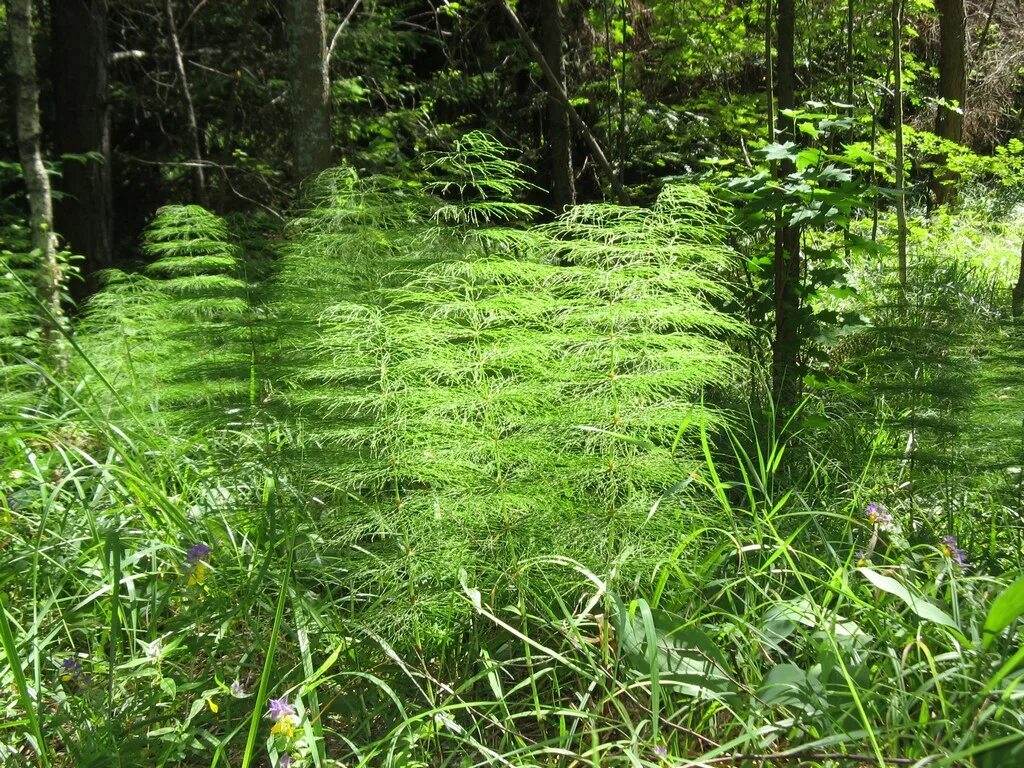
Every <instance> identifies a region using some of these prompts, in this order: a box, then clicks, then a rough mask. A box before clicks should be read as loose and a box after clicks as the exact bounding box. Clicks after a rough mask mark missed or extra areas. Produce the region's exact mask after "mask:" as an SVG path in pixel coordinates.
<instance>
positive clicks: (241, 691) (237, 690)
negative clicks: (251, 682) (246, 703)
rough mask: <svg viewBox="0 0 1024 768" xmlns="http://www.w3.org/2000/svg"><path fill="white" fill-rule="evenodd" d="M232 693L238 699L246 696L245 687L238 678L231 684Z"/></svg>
mask: <svg viewBox="0 0 1024 768" xmlns="http://www.w3.org/2000/svg"><path fill="white" fill-rule="evenodd" d="M231 695H232V696H234V697H235V698H236V699H244V698H245V687H244V686H243V685H242V684H241V683H240V682H238V681H237V680H235V682H233V683H232V684H231Z"/></svg>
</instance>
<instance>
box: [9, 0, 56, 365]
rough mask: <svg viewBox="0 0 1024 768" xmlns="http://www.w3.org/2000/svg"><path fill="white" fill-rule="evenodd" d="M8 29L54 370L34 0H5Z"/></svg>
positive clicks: (46, 341)
mask: <svg viewBox="0 0 1024 768" xmlns="http://www.w3.org/2000/svg"><path fill="white" fill-rule="evenodd" d="M7 30H8V32H9V34H10V41H11V62H10V63H11V71H12V74H13V75H14V84H15V122H16V124H17V134H18V156H19V159H20V160H21V168H22V173H23V174H24V177H25V189H26V192H27V195H28V204H29V225H30V227H31V231H32V251H33V254H34V255H35V257H36V258H37V259H38V260H39V261H38V266H37V270H36V291H37V296H38V299H39V307H40V312H39V325H40V327H41V329H42V340H43V347H44V353H45V354H46V355H47V356H48V357H49V358H50V361H51V363H53V364H54V365H55V367H56V368H58V369H63V368H64V367H65V366H66V365H67V354H66V348H65V344H64V340H63V337H62V336H61V332H60V326H61V324H62V322H63V317H64V313H63V309H62V307H61V285H62V282H63V278H64V276H63V271H62V269H61V265H60V262H59V261H58V259H57V237H56V235H55V234H54V232H53V197H52V195H51V193H50V178H49V176H47V174H46V168H45V166H44V165H43V152H42V147H41V136H42V129H41V128H40V123H39V80H38V78H37V76H36V59H35V52H34V51H33V48H32V0H7Z"/></svg>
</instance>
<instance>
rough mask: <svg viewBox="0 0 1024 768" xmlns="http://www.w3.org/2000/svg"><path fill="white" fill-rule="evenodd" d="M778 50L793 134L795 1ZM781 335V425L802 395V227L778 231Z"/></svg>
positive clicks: (780, 16)
mask: <svg viewBox="0 0 1024 768" xmlns="http://www.w3.org/2000/svg"><path fill="white" fill-rule="evenodd" d="M776 25H777V38H778V39H777V43H776V48H777V50H778V59H779V64H778V82H777V84H776V93H777V95H778V100H779V113H780V114H779V132H780V133H781V134H783V135H786V134H789V135H790V136H792V134H793V133H794V130H793V121H792V119H791V118H789V117H786V116H785V115H783V114H781V113H782V112H783V110H791V109H794V108H795V107H796V69H795V50H794V46H795V37H796V30H795V15H794V0H778V9H777V13H776ZM794 170H795V168H794V166H793V163H792V162H791V161H784V162H783V163H782V169H781V173H782V175H783V176H787V175H789V174H790V173H792V172H793V171H794ZM774 266H775V339H774V342H773V344H772V394H773V395H774V397H775V404H776V418H777V423H779V424H781V423H782V422H784V421H785V419H786V418H788V416H789V414H790V413H792V411H793V409H794V408H795V407H796V405H797V403H798V402H799V399H800V380H801V375H800V315H801V308H800V305H801V293H802V292H801V286H800V281H801V276H802V269H801V267H802V265H801V257H800V230H799V228H798V227H794V226H789V225H785V224H784V225H783V226H782V227H780V228H778V229H776V232H775V264H774Z"/></svg>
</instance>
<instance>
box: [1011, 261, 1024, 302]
mask: <svg viewBox="0 0 1024 768" xmlns="http://www.w3.org/2000/svg"><path fill="white" fill-rule="evenodd" d="M1011 306H1012V311H1013V316H1014V317H1020V316H1021V315H1022V314H1024V243H1021V246H1020V272H1019V273H1018V275H1017V284H1016V285H1015V286H1013V303H1012V305H1011Z"/></svg>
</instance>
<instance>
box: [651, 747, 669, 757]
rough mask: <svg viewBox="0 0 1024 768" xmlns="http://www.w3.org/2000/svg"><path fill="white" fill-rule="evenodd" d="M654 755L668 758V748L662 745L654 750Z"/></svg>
mask: <svg viewBox="0 0 1024 768" xmlns="http://www.w3.org/2000/svg"><path fill="white" fill-rule="evenodd" d="M654 754H656V755H657V756H658V757H661V758H665V757H668V747H663V746H662V745H661V744H659V745H658V746H656V747H655V748H654Z"/></svg>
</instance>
